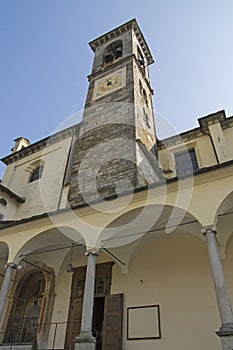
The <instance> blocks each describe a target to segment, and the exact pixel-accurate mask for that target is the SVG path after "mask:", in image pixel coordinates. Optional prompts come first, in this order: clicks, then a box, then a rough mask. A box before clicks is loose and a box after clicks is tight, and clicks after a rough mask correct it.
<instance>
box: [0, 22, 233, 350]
mask: <svg viewBox="0 0 233 350" xmlns="http://www.w3.org/2000/svg"><path fill="white" fill-rule="evenodd" d="M90 47H91V49H92V50H93V52H94V61H93V66H92V70H91V74H90V75H89V76H88V80H89V88H88V92H87V98H86V103H85V108H84V113H83V118H82V121H81V123H78V124H76V125H73V126H70V127H68V128H66V129H64V130H60V131H58V132H57V133H55V134H53V135H51V136H50V137H47V138H45V139H42V140H40V141H38V142H36V143H33V144H30V141H29V140H28V139H26V138H23V137H21V138H18V139H16V140H15V145H14V148H13V149H12V152H11V153H10V154H9V155H8V156H6V157H4V158H2V161H3V162H4V163H5V165H6V170H5V173H4V176H3V179H2V181H1V183H0V215H1V221H0V287H1V292H0V349H1V348H2V349H4V350H5V349H11V348H13V349H31V347H32V344H34V345H35V344H36V343H37V345H38V347H39V349H69V350H73V349H75V350H80V349H81V350H82V349H87V350H92V349H93V350H94V349H96V350H110V349H111V350H132V349H133V350H139V349H142V348H144V349H145V350H152V349H153V350H154V349H158V350H166V349H168V348H172V349H174V350H178V349H179V350H180V349H189V350H197V349H211V350H220V349H224V350H232V349H233V313H232V307H231V304H232V298H233V273H232V271H233V270H232V266H233V237H232V232H233V228H232V222H233V221H232V220H233V117H227V116H226V114H225V111H224V110H221V111H217V112H215V113H212V114H210V115H207V116H203V117H202V118H199V119H198V123H199V126H198V127H196V128H194V129H192V130H189V131H186V132H183V133H181V134H180V135H174V136H171V137H169V138H166V139H163V140H160V139H158V138H157V136H156V126H155V122H154V110H153V103H152V95H153V89H152V87H151V84H150V77H149V65H150V64H152V63H153V57H152V54H151V52H150V50H149V47H148V45H147V43H146V40H145V38H144V36H143V34H142V32H141V30H140V28H139V26H138V23H137V21H136V20H135V19H133V20H131V21H129V22H127V23H125V24H123V25H121V26H119V27H117V28H115V29H113V30H111V31H110V32H108V33H106V34H104V35H102V36H100V37H98V38H97V39H95V40H93V41H92V42H90Z"/></svg>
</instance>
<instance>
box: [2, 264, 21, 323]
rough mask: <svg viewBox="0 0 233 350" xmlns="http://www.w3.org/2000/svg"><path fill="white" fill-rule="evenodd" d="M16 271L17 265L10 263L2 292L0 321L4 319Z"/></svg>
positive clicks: (7, 266)
mask: <svg viewBox="0 0 233 350" xmlns="http://www.w3.org/2000/svg"><path fill="white" fill-rule="evenodd" d="M15 269H17V265H16V264H14V263H8V264H7V265H6V274H5V277H4V280H3V284H2V288H1V292H0V321H1V319H2V315H3V312H4V309H5V305H6V301H7V296H8V292H9V289H10V285H11V279H12V275H13V272H14V270H15Z"/></svg>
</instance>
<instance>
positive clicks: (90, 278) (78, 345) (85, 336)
mask: <svg viewBox="0 0 233 350" xmlns="http://www.w3.org/2000/svg"><path fill="white" fill-rule="evenodd" d="M86 255H87V272H86V280H85V288H84V297H83V309H82V322H81V331H80V334H79V336H78V337H76V338H75V340H74V341H75V350H95V345H96V339H95V338H94V337H93V335H92V318H93V308H94V293H95V267H96V255H98V254H97V252H96V251H88V252H86Z"/></svg>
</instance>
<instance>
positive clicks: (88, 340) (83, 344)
mask: <svg viewBox="0 0 233 350" xmlns="http://www.w3.org/2000/svg"><path fill="white" fill-rule="evenodd" d="M74 343H75V344H74V349H75V350H95V345H96V339H95V337H93V335H91V334H89V333H81V334H80V335H79V336H78V337H76V338H75V340H74Z"/></svg>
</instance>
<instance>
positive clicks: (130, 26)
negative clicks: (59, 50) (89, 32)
mask: <svg viewBox="0 0 233 350" xmlns="http://www.w3.org/2000/svg"><path fill="white" fill-rule="evenodd" d="M129 30H133V31H134V33H135V35H136V37H137V39H138V41H139V43H140V46H141V48H142V50H143V53H144V55H145V57H146V60H147V64H148V65H149V64H152V63H154V59H153V57H152V54H151V52H150V49H149V47H148V45H147V43H146V40H145V38H144V36H143V34H142V32H141V30H140V28H139V25H138V23H137V21H136V19H135V18H134V19H132V20H131V21H129V22H126V23H124V24H122V25H120V26H119V27H117V28H115V29H113V30H111V31H109V32H107V33H106V34H104V35H102V36H100V37H98V38H97V39H94V40H92V41H91V42H89V45H90V47H91V48H92V50H93V51H94V52H95V50H96V48H97V47H98V46H100V45H102V44H104V43H106V42H108V41H110V40H112V39H114V38H116V37H118V36H119V35H121V34H123V33H125V32H127V31H129Z"/></svg>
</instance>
